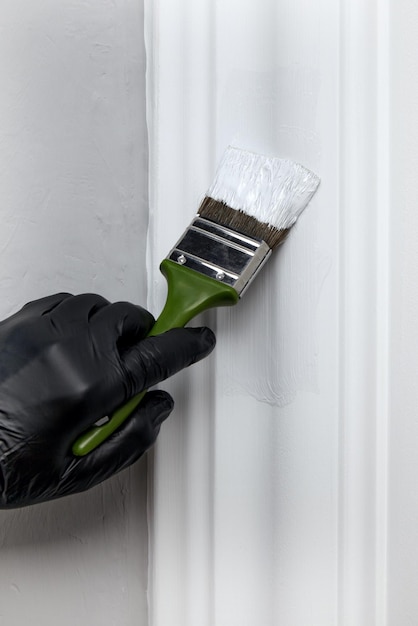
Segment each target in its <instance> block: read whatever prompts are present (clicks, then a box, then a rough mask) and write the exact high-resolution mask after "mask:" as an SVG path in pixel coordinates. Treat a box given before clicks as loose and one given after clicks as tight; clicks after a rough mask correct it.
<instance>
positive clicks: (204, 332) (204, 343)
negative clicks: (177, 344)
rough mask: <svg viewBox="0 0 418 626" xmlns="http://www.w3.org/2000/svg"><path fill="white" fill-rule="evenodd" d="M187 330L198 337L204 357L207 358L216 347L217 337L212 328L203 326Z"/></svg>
mask: <svg viewBox="0 0 418 626" xmlns="http://www.w3.org/2000/svg"><path fill="white" fill-rule="evenodd" d="M186 330H188V331H189V332H191V333H194V334H195V335H196V336H197V338H198V340H199V344H200V349H201V355H202V357H205V356H207V355H208V354H210V353H211V352H212V350H213V349H214V347H215V345H216V337H215V333H214V332H213V331H212V330H211V329H210V328H208V327H207V326H201V327H198V328H187V329H186Z"/></svg>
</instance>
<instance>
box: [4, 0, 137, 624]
mask: <svg viewBox="0 0 418 626" xmlns="http://www.w3.org/2000/svg"><path fill="white" fill-rule="evenodd" d="M0 77H1V78H0V82H1V95H0V224H1V225H0V289H1V298H0V314H1V316H2V317H4V316H6V315H8V314H9V313H11V312H13V311H15V310H17V308H19V307H20V306H21V305H22V304H23V303H24V302H26V301H27V300H30V299H33V298H38V297H41V296H44V295H46V294H49V293H53V292H55V291H70V292H72V293H81V292H85V291H91V292H98V293H101V294H103V295H104V296H105V297H107V298H109V299H110V300H121V299H124V300H131V301H135V302H140V303H144V302H145V299H146V272H145V240H146V230H147V221H148V211H147V188H148V178H147V159H148V155H147V136H146V124H145V89H144V88H145V85H144V82H145V50H144V42H143V8H142V3H141V2H140V1H139V0H138V1H137V0H116V1H107V0H105V1H103V0H89V1H88V2H78V1H75V0H63V1H62V2H61V1H60V2H55V1H54V0H36V2H32V1H31V0H22V1H21V2H17V3H16V2H12V1H9V0H5V2H3V3H2V7H1V19H0ZM145 470H146V467H145V464H144V462H141V463H140V464H139V465H138V466H137V467H136V468H135V469H134V470H132V471H127V472H124V473H122V474H120V475H119V476H118V477H116V478H115V479H114V480H112V481H110V482H108V483H106V485H104V486H99V487H97V488H95V489H93V490H92V491H90V492H88V493H87V494H83V495H80V496H75V497H70V498H67V499H65V500H62V501H57V502H54V503H51V504H46V505H41V506H36V507H33V508H28V509H25V510H20V511H14V512H0V624H2V625H3V624H4V626H22V625H23V624H34V625H38V624H42V625H43V626H56V625H57V624H59V625H60V626H70V625H72V624H74V623H77V624H79V625H80V626H111V625H115V626H116V625H117V626H122V625H126V626H128V625H132V624H142V623H146V621H145V620H146V587H147V578H146V574H147V536H146V506H145V492H146V484H145V483H146V475H145Z"/></svg>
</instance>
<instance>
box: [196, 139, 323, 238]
mask: <svg viewBox="0 0 418 626" xmlns="http://www.w3.org/2000/svg"><path fill="white" fill-rule="evenodd" d="M319 182H320V179H319V178H318V176H316V174H314V173H313V172H311V171H310V170H308V169H306V168H305V167H303V166H302V165H300V164H299V163H295V162H294V161H290V160H288V159H279V158H277V157H267V156H263V155H260V154H256V153H254V152H246V151H244V150H240V149H238V148H233V147H231V146H230V147H228V148H227V150H226V151H225V153H224V155H223V157H222V160H221V162H220V164H219V167H218V169H217V172H216V175H215V179H214V181H213V183H212V185H211V187H210V188H209V190H208V192H207V194H206V195H207V196H209V197H211V198H213V199H214V200H218V201H219V202H224V203H225V204H227V205H228V206H229V207H231V208H232V209H236V210H241V211H244V213H247V214H248V215H251V216H252V217H255V218H256V219H257V220H258V221H260V222H262V223H264V224H269V225H270V226H273V227H274V228H278V229H284V228H290V227H291V226H292V225H293V224H294V223H295V222H296V220H297V218H298V217H299V215H300V214H301V212H302V211H303V209H304V208H305V207H306V205H307V204H308V203H309V201H310V199H311V198H312V196H313V195H314V193H315V191H316V190H317V188H318V185H319Z"/></svg>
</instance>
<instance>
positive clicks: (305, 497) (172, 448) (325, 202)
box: [147, 0, 339, 626]
mask: <svg viewBox="0 0 418 626" xmlns="http://www.w3.org/2000/svg"><path fill="white" fill-rule="evenodd" d="M326 5H327V6H326V7H325V6H323V7H318V6H317V5H315V6H314V5H312V4H311V3H308V2H302V1H300V2H297V3H296V4H295V3H294V2H292V3H290V2H283V3H280V4H278V3H273V2H267V3H262V4H260V3H257V4H255V3H251V2H240V3H239V5H238V3H236V2H233V1H228V2H223V3H217V4H216V7H215V5H213V3H210V2H207V1H205V0H200V1H198V2H194V3H189V2H186V1H185V2H180V3H176V7H175V9H174V8H173V7H172V6H171V5H170V3H169V2H164V1H160V2H157V3H155V2H153V3H152V4H151V3H148V4H147V11H148V18H149V22H148V26H149V28H150V32H151V35H150V34H149V35H148V36H149V41H150V43H151V42H153V47H152V58H153V68H154V72H153V73H152V78H151V80H150V81H149V88H150V98H151V99H152V102H153V104H154V109H153V113H152V119H151V120H150V121H151V130H150V136H151V145H152V146H153V148H152V159H151V184H152V213H153V222H152V228H151V232H150V246H151V255H150V259H149V261H150V265H149V267H150V272H151V273H152V277H153V279H152V280H153V290H152V291H153V293H154V299H153V302H152V308H153V310H158V308H159V307H160V306H161V304H162V301H163V299H164V294H165V285H164V281H163V279H161V277H160V275H159V273H158V270H157V267H158V262H159V260H160V259H161V258H163V257H164V256H165V255H166V253H167V251H168V250H169V249H170V248H171V245H172V242H173V241H174V240H175V239H176V237H177V236H178V235H176V234H175V233H178V234H179V233H181V232H182V230H183V228H184V227H185V226H187V224H188V223H189V222H190V219H191V216H192V214H193V211H194V210H195V209H196V208H197V206H198V202H199V199H200V197H201V194H202V191H204V190H206V189H207V187H208V185H209V184H210V182H211V181H212V180H213V176H214V172H215V167H216V165H217V162H218V160H219V158H220V156H221V155H222V153H223V151H224V149H225V147H226V146H227V145H229V144H232V145H237V146H240V147H242V148H243V149H246V150H250V151H255V152H258V153H261V154H268V155H277V156H281V157H283V156H285V157H287V158H290V159H292V160H294V161H298V162H301V163H303V164H304V165H306V167H308V168H309V169H311V170H312V171H314V172H317V173H318V174H319V175H320V176H321V179H322V183H321V187H320V191H319V192H318V194H317V196H315V198H314V199H313V201H312V203H311V205H310V206H309V208H308V209H307V210H306V211H305V212H304V213H303V214H302V216H301V217H300V219H299V221H298V223H297V224H296V227H295V229H294V231H293V232H292V233H291V235H290V237H289V239H288V241H287V242H286V244H285V245H284V246H283V247H282V248H281V249H280V250H278V251H277V253H276V256H275V259H273V260H272V261H269V266H268V267H267V268H266V270H265V272H264V275H263V276H260V278H259V279H257V282H256V283H254V285H252V288H251V289H250V290H249V291H248V294H246V295H245V298H243V301H242V302H240V303H239V304H238V305H237V307H236V308H235V309H233V310H230V311H228V310H222V311H219V312H218V313H217V314H216V316H215V315H211V316H208V317H206V318H205V319H206V320H209V322H210V323H212V325H214V326H215V328H216V330H217V335H218V346H217V349H216V352H215V354H214V355H213V356H212V357H211V359H210V360H209V361H208V362H205V363H203V364H200V365H199V366H198V368H195V369H194V370H193V371H191V372H188V373H186V374H181V375H180V376H178V377H177V378H176V380H174V381H173V382H172V383H171V385H170V388H171V390H172V392H173V395H174V397H175V398H176V401H177V410H176V413H175V415H174V416H173V418H172V419H171V420H169V422H167V423H166V425H165V426H164V429H163V432H162V434H161V437H160V440H159V443H158V445H157V448H156V450H155V455H154V460H155V467H154V475H153V477H152V483H151V490H150V496H151V503H150V504H151V511H152V516H151V520H152V536H151V549H152V555H153V558H152V568H151V580H150V584H151V596H150V598H151V623H152V624H153V625H155V626H163V625H165V624H167V623H170V624H182V625H186V626H189V625H190V626H191V625H193V626H194V625H195V624H198V625H199V626H200V625H207V626H209V625H212V624H216V626H222V625H224V624H225V625H226V624H228V626H231V625H232V626H234V625H235V624H236V625H240V626H243V625H244V626H245V625H247V624H248V625H250V624H251V625H252V624H255V623H257V624H263V625H267V626H269V625H270V624H271V625H275V624H279V623H283V624H286V625H292V624H295V625H299V624H305V623H306V624H309V623H312V624H321V625H324V626H326V625H327V624H334V623H335V616H336V615H337V611H338V593H337V590H338V579H337V571H338V489H337V487H338V478H339V465H338V453H337V451H338V413H339V405H338V403H339V396H338V383H339V380H338V358H339V355H338V352H337V350H336V346H337V345H338V323H339V309H338V271H337V270H338V262H339V248H338V243H339V240H338V237H339V222H338V217H339V216H338V212H337V210H336V207H338V193H339V188H338V173H339V172H338V159H339V144H338V134H337V132H336V131H337V129H338V113H339V112H338V80H339V73H338V72H339V66H338V55H336V54H335V52H336V51H338V43H339V40H338V25H339V15H338V11H337V10H336V9H337V7H336V6H335V4H331V3H326ZM324 31H325V33H326V34H325V35H324ZM156 42H158V45H157V44H156ZM319 79H320V80H319ZM324 174H325V176H324ZM325 277H326V279H325V280H324V278H325ZM215 318H216V321H215ZM248 391H250V393H249V392H248ZM252 396H254V397H252ZM257 398H260V399H262V400H264V402H260V401H259V400H258V399H257ZM302 598H303V601H302V600H301V599H302Z"/></svg>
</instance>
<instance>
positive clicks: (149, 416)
mask: <svg viewBox="0 0 418 626" xmlns="http://www.w3.org/2000/svg"><path fill="white" fill-rule="evenodd" d="M173 406H174V402H173V399H172V398H171V396H170V395H169V394H168V393H166V392H164V391H153V392H149V393H147V394H146V395H145V397H144V399H143V400H142V402H141V404H140V406H139V407H138V408H137V409H136V410H135V411H134V412H133V413H132V415H131V416H130V417H129V418H128V419H127V420H126V422H125V423H124V424H123V426H121V427H120V428H119V429H118V430H117V431H116V432H115V433H114V434H113V435H112V436H111V437H109V439H107V441H105V442H104V443H102V444H101V445H100V446H99V447H98V448H96V450H93V451H92V452H90V453H89V454H87V455H86V456H84V457H82V458H80V459H75V458H74V459H73V460H72V461H71V462H70V465H69V467H68V469H67V471H66V474H65V477H64V482H65V485H63V489H64V491H65V493H76V492H77V491H84V490H85V489H89V488H90V487H93V486H94V485H97V484H98V483H100V482H102V481H103V480H106V479H107V478H110V476H112V475H113V474H116V473H117V472H119V471H121V470H122V469H125V468H126V467H129V465H132V463H134V462H135V461H136V460H138V459H139V457H140V456H142V454H143V453H144V452H145V451H146V450H147V449H148V448H150V447H151V446H152V445H153V444H154V443H155V440H156V438H157V436H158V433H159V431H160V427H161V424H162V422H163V421H164V420H165V419H167V417H168V416H169V415H170V413H171V411H172V409H173Z"/></svg>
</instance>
